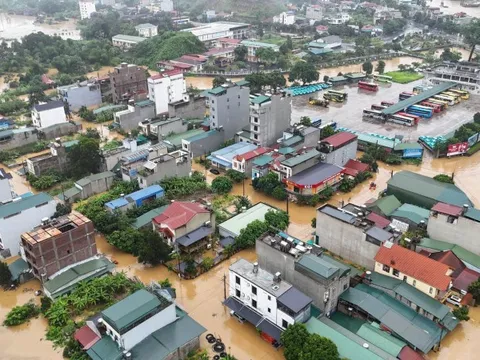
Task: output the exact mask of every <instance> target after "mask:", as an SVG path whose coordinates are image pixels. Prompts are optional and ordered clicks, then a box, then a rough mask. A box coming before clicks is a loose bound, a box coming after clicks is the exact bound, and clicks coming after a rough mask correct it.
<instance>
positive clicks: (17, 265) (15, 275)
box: [8, 258, 30, 281]
mask: <svg viewBox="0 0 480 360" xmlns="http://www.w3.org/2000/svg"><path fill="white" fill-rule="evenodd" d="M8 269H9V270H10V273H11V274H12V280H13V281H18V279H19V278H20V275H22V274H23V273H26V272H27V271H28V270H29V269H30V268H29V267H28V264H27V262H26V261H25V260H23V259H22V258H20V259H17V260H15V261H14V262H11V263H10V264H8Z"/></svg>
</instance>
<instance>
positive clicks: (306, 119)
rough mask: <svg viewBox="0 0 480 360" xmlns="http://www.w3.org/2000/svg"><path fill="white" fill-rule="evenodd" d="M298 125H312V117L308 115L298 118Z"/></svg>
mask: <svg viewBox="0 0 480 360" xmlns="http://www.w3.org/2000/svg"><path fill="white" fill-rule="evenodd" d="M300 125H304V126H310V125H312V119H310V117H308V116H302V117H301V118H300Z"/></svg>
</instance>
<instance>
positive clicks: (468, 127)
mask: <svg viewBox="0 0 480 360" xmlns="http://www.w3.org/2000/svg"><path fill="white" fill-rule="evenodd" d="M478 132H480V113H476V114H475V115H474V116H473V122H469V123H466V124H464V125H462V126H460V127H459V128H458V129H457V130H455V134H454V135H453V137H451V138H449V139H447V140H446V141H443V142H442V141H437V143H436V144H435V150H438V151H440V153H446V152H447V148H448V145H451V144H457V143H460V142H465V141H468V138H470V137H471V136H473V135H475V134H476V133H478Z"/></svg>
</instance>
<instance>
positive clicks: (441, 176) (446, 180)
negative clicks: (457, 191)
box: [433, 174, 454, 184]
mask: <svg viewBox="0 0 480 360" xmlns="http://www.w3.org/2000/svg"><path fill="white" fill-rule="evenodd" d="M433 179H434V180H437V181H439V182H442V183H447V184H454V181H453V179H452V178H451V177H450V176H448V175H446V174H438V175H435V176H434V177H433Z"/></svg>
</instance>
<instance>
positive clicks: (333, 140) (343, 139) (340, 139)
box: [322, 131, 357, 148]
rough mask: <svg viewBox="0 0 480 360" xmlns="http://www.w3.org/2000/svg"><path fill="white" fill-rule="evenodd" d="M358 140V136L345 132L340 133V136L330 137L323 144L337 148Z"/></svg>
mask: <svg viewBox="0 0 480 360" xmlns="http://www.w3.org/2000/svg"><path fill="white" fill-rule="evenodd" d="M356 138H357V135H355V134H352V133H349V132H346V131H344V132H339V133H338V134H335V135H332V136H329V137H327V138H325V139H323V140H322V142H326V143H329V144H330V145H332V146H333V147H335V148H336V147H340V146H342V145H344V144H345V143H347V142H349V141H352V140H353V139H356Z"/></svg>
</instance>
